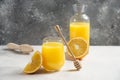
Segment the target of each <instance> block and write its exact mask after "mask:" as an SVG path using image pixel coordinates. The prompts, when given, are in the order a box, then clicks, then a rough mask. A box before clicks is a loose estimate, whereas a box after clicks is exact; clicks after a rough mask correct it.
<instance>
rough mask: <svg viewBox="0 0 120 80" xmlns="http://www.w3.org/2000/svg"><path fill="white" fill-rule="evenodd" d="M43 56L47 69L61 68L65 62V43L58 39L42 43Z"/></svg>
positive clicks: (44, 65)
mask: <svg viewBox="0 0 120 80" xmlns="http://www.w3.org/2000/svg"><path fill="white" fill-rule="evenodd" d="M53 39H54V38H53ZM42 58H43V67H44V68H45V69H46V70H47V71H56V70H60V69H61V67H62V66H63V65H64V62H65V54H64V45H63V44H62V43H61V42H57V41H46V42H44V43H43V45H42Z"/></svg>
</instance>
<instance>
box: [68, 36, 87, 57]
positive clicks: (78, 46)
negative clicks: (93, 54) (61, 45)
mask: <svg viewBox="0 0 120 80" xmlns="http://www.w3.org/2000/svg"><path fill="white" fill-rule="evenodd" d="M68 46H69V47H70V49H71V51H72V52H73V54H74V56H75V58H76V59H82V58H83V57H84V56H86V55H87V53H88V43H87V41H86V40H84V39H83V38H81V37H77V38H72V39H71V40H70V41H69V42H68ZM68 54H69V55H70V56H71V54H70V53H69V52H68Z"/></svg>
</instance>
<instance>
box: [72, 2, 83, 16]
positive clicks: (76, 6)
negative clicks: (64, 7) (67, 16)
mask: <svg viewBox="0 0 120 80" xmlns="http://www.w3.org/2000/svg"><path fill="white" fill-rule="evenodd" d="M73 9H74V12H75V14H78V15H80V14H84V13H85V5H84V4H80V3H78V4H74V5H73Z"/></svg>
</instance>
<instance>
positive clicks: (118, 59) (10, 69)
mask: <svg viewBox="0 0 120 80" xmlns="http://www.w3.org/2000/svg"><path fill="white" fill-rule="evenodd" d="M33 47H34V49H35V50H39V51H41V47H40V46H33ZM4 49H5V46H0V80H120V47H119V46H91V47H90V52H89V54H88V55H87V56H86V57H85V58H84V59H83V60H82V61H81V64H82V69H81V70H80V71H73V69H74V67H73V63H72V62H71V61H69V60H66V63H65V65H64V67H63V68H62V69H61V70H60V71H59V72H54V73H46V72H44V71H42V70H41V71H39V72H38V73H36V74H32V75H27V74H24V73H23V69H24V66H25V65H26V64H27V63H28V62H29V61H30V59H31V56H32V54H33V53H31V54H29V55H24V54H20V53H15V52H12V51H8V50H4Z"/></svg>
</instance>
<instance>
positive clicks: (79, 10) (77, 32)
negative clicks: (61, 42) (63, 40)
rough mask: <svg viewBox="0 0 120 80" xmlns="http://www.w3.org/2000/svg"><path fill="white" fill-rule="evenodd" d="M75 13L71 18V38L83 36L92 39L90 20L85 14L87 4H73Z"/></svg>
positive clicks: (87, 39) (85, 38)
mask: <svg viewBox="0 0 120 80" xmlns="http://www.w3.org/2000/svg"><path fill="white" fill-rule="evenodd" d="M73 9H74V11H75V15H74V16H72V17H71V19H70V39H72V38H76V37H81V38H83V39H84V40H86V41H87V42H88V46H89V40H90V20H89V17H88V16H87V15H86V14H85V5H84V4H82V3H77V4H74V5H73Z"/></svg>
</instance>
